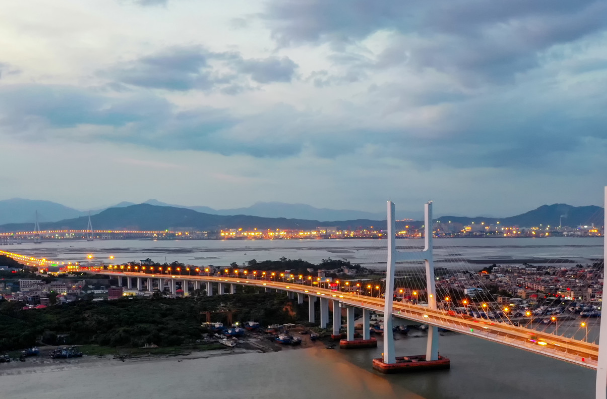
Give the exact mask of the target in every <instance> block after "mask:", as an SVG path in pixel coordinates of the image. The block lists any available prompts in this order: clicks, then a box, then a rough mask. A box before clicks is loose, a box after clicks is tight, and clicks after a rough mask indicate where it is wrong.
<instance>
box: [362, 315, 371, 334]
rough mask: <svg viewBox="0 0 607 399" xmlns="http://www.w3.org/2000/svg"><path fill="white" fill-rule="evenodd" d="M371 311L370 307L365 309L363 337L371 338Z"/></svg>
mask: <svg viewBox="0 0 607 399" xmlns="http://www.w3.org/2000/svg"><path fill="white" fill-rule="evenodd" d="M370 320H371V311H370V310H369V309H363V339H371V330H370V328H371V325H370Z"/></svg>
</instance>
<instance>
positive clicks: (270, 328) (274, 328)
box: [266, 324, 282, 334]
mask: <svg viewBox="0 0 607 399" xmlns="http://www.w3.org/2000/svg"><path fill="white" fill-rule="evenodd" d="M281 329H282V325H281V324H271V325H269V326H268V328H267V329H266V332H267V333H270V334H275V333H277V332H279V331H280V330H281Z"/></svg>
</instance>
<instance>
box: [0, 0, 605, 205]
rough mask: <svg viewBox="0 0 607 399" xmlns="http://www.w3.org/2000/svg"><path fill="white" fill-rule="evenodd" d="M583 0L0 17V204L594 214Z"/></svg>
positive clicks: (158, 8) (52, 5)
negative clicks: (565, 207)
mask: <svg viewBox="0 0 607 399" xmlns="http://www.w3.org/2000/svg"><path fill="white" fill-rule="evenodd" d="M605 15H607V2H605V1H604V0H576V1H570V0H534V1H528V0H492V1H488V0H485V1H479V0H434V1H409V0H351V1H342V0H266V1H254V0H223V1H211V0H205V1H196V0H78V1H73V0H53V1H48V0H28V1H11V2H8V1H5V2H3V3H2V5H0V49H2V50H1V51H0V150H1V152H0V153H1V154H2V155H1V157H0V162H1V165H2V173H0V187H2V189H1V190H0V199H6V198H12V197H22V198H30V199H48V200H53V201H57V202H61V203H64V204H66V205H69V206H73V207H77V208H81V209H88V208H94V207H98V206H103V205H109V204H112V203H116V202H119V201H122V200H127V201H133V202H138V201H144V200H146V199H148V198H156V199H159V200H161V201H165V202H169V203H179V204H184V205H208V206H212V207H216V208H229V207H239V206H248V205H250V204H252V203H254V202H257V201H282V202H291V203H307V204H310V205H314V206H318V207H328V208H350V209H360V210H368V211H381V210H383V209H384V207H385V200H386V199H392V200H393V201H395V202H396V203H397V208H400V209H410V210H417V209H419V208H420V207H421V203H422V202H424V201H427V200H429V199H432V200H434V201H435V203H436V207H437V211H438V212H439V213H443V214H444V213H456V214H469V215H472V214H487V215H496V216H500V215H508V214H511V213H516V212H520V211H526V210H528V209H530V208H532V207H535V206H539V205H541V204H544V203H555V202H566V203H570V204H573V205H587V204H600V203H601V200H602V186H605V185H607V156H606V155H607V112H606V110H607V51H606V50H605V49H606V48H607V18H605Z"/></svg>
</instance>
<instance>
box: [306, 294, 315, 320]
mask: <svg viewBox="0 0 607 399" xmlns="http://www.w3.org/2000/svg"><path fill="white" fill-rule="evenodd" d="M315 302H316V297H315V296H312V295H308V321H309V322H310V323H314V322H315V319H316V309H315V306H314V303H315Z"/></svg>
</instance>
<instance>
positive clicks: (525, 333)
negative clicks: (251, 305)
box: [94, 271, 599, 369]
mask: <svg viewBox="0 0 607 399" xmlns="http://www.w3.org/2000/svg"><path fill="white" fill-rule="evenodd" d="M94 273H96V274H104V275H120V276H124V277H127V276H128V277H141V278H163V279H175V280H189V281H204V282H209V281H210V282H220V283H230V284H239V285H247V286H253V287H261V288H272V289H279V290H284V291H291V292H294V293H301V294H306V295H312V296H317V297H323V296H324V297H327V298H329V299H332V300H337V301H339V302H341V303H343V304H345V305H348V306H353V307H358V308H364V309H370V310H374V311H376V312H380V313H383V311H384V299H382V298H373V297H369V296H364V295H357V294H352V293H347V292H340V291H332V290H329V289H323V288H318V287H311V286H309V285H302V284H296V283H288V282H282V281H270V280H256V279H247V278H237V277H216V276H201V275H195V276H178V275H160V274H144V273H136V272H108V271H99V272H94ZM392 314H393V316H394V317H397V318H401V319H406V320H411V321H416V322H419V323H423V324H428V325H431V326H436V327H442V328H446V329H449V330H451V331H455V332H458V333H461V334H466V335H470V336H473V337H477V338H482V339H485V340H488V341H492V342H496V343H499V344H502V345H508V346H511V347H514V348H518V349H523V350H526V351H529V352H533V353H537V354H540V355H544V356H548V357H552V358H555V359H558V360H562V361H567V362H570V363H573V364H577V365H579V366H583V367H587V368H591V369H596V368H597V360H598V351H599V347H598V345H597V344H593V343H588V342H583V341H578V340H575V339H571V338H566V337H561V336H558V335H553V334H548V333H544V332H541V331H536V330H533V329H528V328H524V327H517V326H513V325H510V324H507V323H502V322H496V321H490V320H483V319H472V318H464V317H462V316H460V315H450V314H449V313H448V312H446V311H444V310H432V309H429V308H427V307H424V306H420V305H413V304H409V303H402V302H394V305H393V312H392ZM538 342H542V343H545V344H538Z"/></svg>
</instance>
